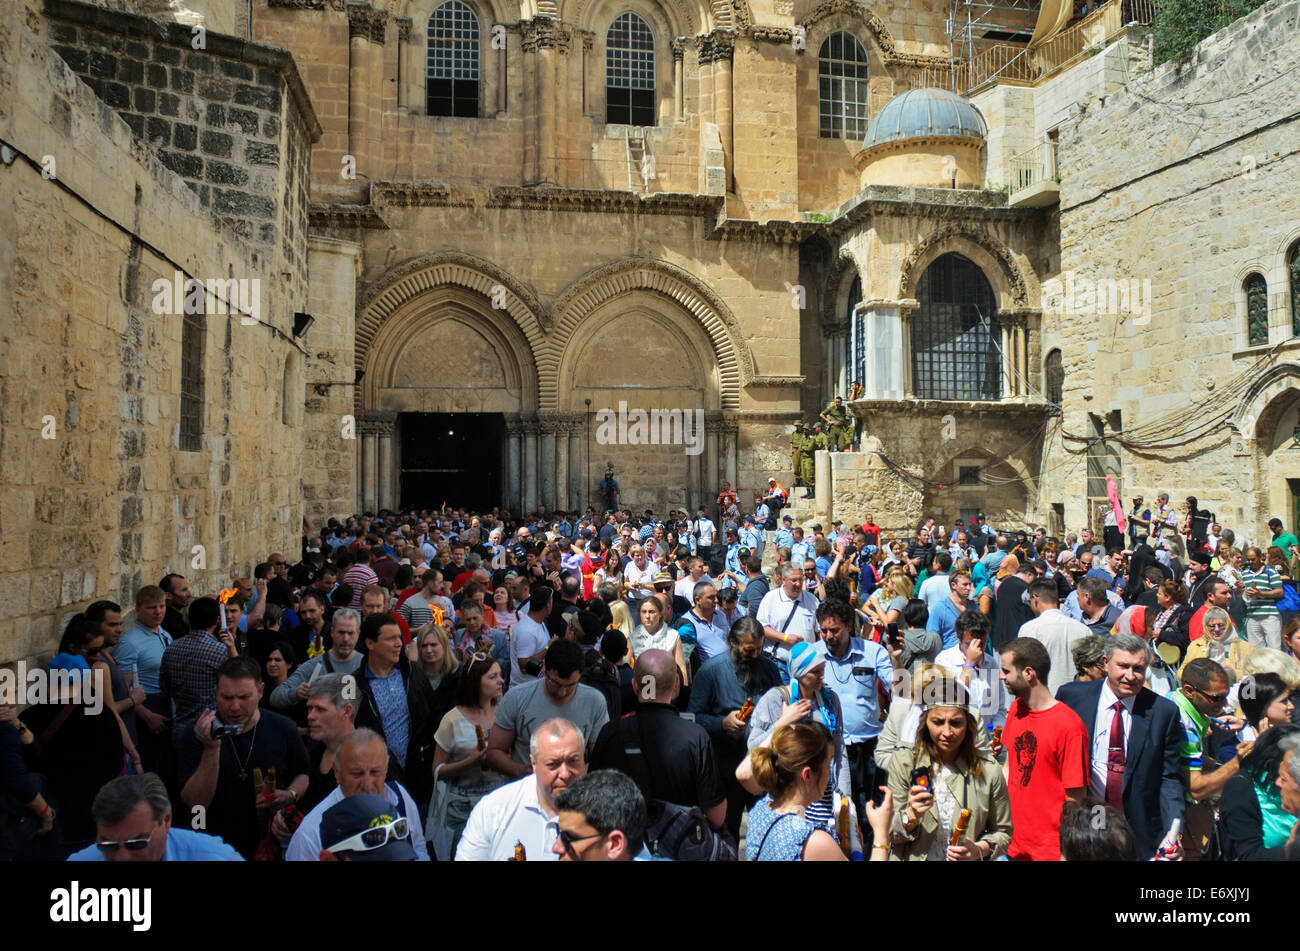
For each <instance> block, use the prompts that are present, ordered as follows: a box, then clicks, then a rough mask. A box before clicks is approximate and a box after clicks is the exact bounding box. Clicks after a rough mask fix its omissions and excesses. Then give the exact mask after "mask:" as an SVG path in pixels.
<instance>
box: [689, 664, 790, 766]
mask: <svg viewBox="0 0 1300 951" xmlns="http://www.w3.org/2000/svg"><path fill="white" fill-rule="evenodd" d="M756 680H757V682H756V683H755V684H754V692H753V693H746V692H745V690H744V688H743V687H741V686H740V681H739V680H737V679H736V667H735V663H734V662H733V661H732V659H731V652H730V651H727V652H726V653H724V654H719V655H718V656H717V657H710V658H709V659H708V660H706V661H705V662H704V664H703V665H702V666H701V667H700V669H699V672H698V673H697V674H696V675H695V680H694V681H692V683H691V702H690V706H689V707H688V709H689V710H690V712H691V713H693V714H695V722H696V723H698V724H699V725H700V726H702V727H704V729H706V730H708V731H709V737H710V738H711V739H712V740H713V741H714V742H715V743H718V742H723V743H731V744H733V745H734V746H735V747H736V748H737V750H744V749H745V734H744V733H743V732H741V733H727V732H725V731H724V730H723V729H722V721H723V719H724V718H725V717H726V715H727V714H728V713H730V712H731V711H733V710H739V709H740V708H741V707H743V706H744V705H745V700H746V699H752V700H753V701H754V703H755V704H757V703H758V701H759V699H760V698H761V697H762V696H763V694H765V693H767V692H768V691H769V690H771V689H772V688H773V687H779V686H781V673H780V671H779V670H778V669H777V666H776V664H775V663H774V662H773V661H772V660H771V659H770V658H768V657H766V656H762V655H760V656H759V658H758V676H757V678H756Z"/></svg>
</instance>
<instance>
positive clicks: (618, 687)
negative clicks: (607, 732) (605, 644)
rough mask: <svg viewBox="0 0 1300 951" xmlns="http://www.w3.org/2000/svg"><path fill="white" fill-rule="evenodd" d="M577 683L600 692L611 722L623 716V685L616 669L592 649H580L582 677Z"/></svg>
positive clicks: (598, 652)
mask: <svg viewBox="0 0 1300 951" xmlns="http://www.w3.org/2000/svg"><path fill="white" fill-rule="evenodd" d="M579 683H584V684H586V685H587V686H588V687H593V688H595V689H596V690H599V691H600V695H601V696H602V697H604V698H605V706H606V707H608V708H609V719H610V721H611V722H612V721H614V720H617V719H618V718H619V717H620V716H622V715H623V683H622V680H621V679H620V678H619V674H618V669H617V668H616V667H615V666H614V665H613V664H611V663H610V662H609V661H608V660H606V659H605V658H604V657H602V656H601V653H600V651H598V650H596V649H595V648H594V647H584V648H583V649H582V676H581V679H580V680H579Z"/></svg>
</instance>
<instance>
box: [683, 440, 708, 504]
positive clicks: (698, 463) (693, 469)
mask: <svg viewBox="0 0 1300 951" xmlns="http://www.w3.org/2000/svg"><path fill="white" fill-rule="evenodd" d="M703 468H704V453H703V452H697V453H696V454H695V455H693V456H692V455H687V456H686V500H685V501H686V507H687V508H688V509H689V510H690V514H691V517H692V518H693V517H694V516H695V510H696V509H698V508H699V507H700V503H701V502H702V501H703V499H704V493H703V491H702V490H701V488H700V486H701V485H703V483H704V472H703Z"/></svg>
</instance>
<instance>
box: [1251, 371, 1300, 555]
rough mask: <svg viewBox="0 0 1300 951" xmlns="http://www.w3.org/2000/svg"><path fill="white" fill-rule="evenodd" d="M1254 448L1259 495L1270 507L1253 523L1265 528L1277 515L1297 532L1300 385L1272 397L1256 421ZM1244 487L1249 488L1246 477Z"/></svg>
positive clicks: (1299, 461) (1299, 481) (1299, 490)
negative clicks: (1268, 521) (1299, 387)
mask: <svg viewBox="0 0 1300 951" xmlns="http://www.w3.org/2000/svg"><path fill="white" fill-rule="evenodd" d="M1255 452H1256V458H1257V473H1258V480H1259V483H1260V484H1259V485H1258V488H1257V490H1256V495H1257V498H1258V499H1259V501H1260V503H1263V504H1264V505H1267V506H1268V510H1267V511H1257V512H1255V514H1254V519H1253V521H1252V525H1256V526H1258V529H1259V530H1260V531H1263V530H1264V529H1263V526H1264V523H1265V522H1267V520H1268V519H1270V518H1272V517H1274V516H1276V517H1277V518H1280V519H1282V522H1283V523H1284V524H1285V525H1286V528H1287V531H1291V532H1294V531H1295V530H1296V527H1297V525H1300V389H1297V388H1296V387H1294V386H1289V387H1287V388H1286V389H1284V390H1282V391H1281V392H1280V393H1278V394H1277V395H1275V396H1274V397H1273V398H1272V399H1271V400H1269V402H1268V403H1267V405H1266V406H1265V407H1264V409H1263V411H1262V412H1261V413H1260V415H1259V419H1258V421H1257V422H1256V424H1255ZM1242 488H1243V489H1249V484H1248V483H1246V482H1245V481H1244V480H1243V485H1242ZM1265 537H1267V536H1265Z"/></svg>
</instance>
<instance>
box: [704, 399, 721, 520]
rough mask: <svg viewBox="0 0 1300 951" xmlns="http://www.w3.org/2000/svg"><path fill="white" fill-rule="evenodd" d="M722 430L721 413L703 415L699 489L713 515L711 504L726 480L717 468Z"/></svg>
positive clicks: (706, 506)
mask: <svg viewBox="0 0 1300 951" xmlns="http://www.w3.org/2000/svg"><path fill="white" fill-rule="evenodd" d="M724 429H725V425H724V423H723V420H722V414H721V413H705V414H704V478H703V485H702V486H701V488H702V489H703V490H704V507H705V508H706V509H708V510H709V512H710V513H712V514H715V515H716V514H717V513H716V512H713V503H714V502H715V501H716V500H717V494H718V489H719V488H720V487H721V485H722V480H723V479H725V478H726V476H724V475H721V474H720V473H721V469H720V468H719V448H720V445H719V444H720V443H721V441H722V433H723V431H724ZM724 458H725V456H724ZM719 527H721V526H719Z"/></svg>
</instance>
